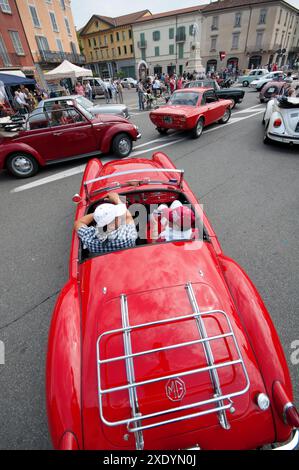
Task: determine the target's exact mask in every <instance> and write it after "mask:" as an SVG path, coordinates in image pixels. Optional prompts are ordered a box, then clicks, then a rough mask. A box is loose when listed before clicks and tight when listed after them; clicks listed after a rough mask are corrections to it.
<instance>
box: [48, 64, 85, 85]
mask: <svg viewBox="0 0 299 470" xmlns="http://www.w3.org/2000/svg"><path fill="white" fill-rule="evenodd" d="M80 77H92V71H91V70H89V69H84V68H83V67H79V66H78V65H74V64H72V63H71V62H69V61H68V60H64V61H63V62H62V63H61V64H60V65H58V67H56V68H55V69H54V70H51V71H50V72H47V73H45V78H46V80H62V79H63V78H72V79H74V80H75V79H76V78H80Z"/></svg>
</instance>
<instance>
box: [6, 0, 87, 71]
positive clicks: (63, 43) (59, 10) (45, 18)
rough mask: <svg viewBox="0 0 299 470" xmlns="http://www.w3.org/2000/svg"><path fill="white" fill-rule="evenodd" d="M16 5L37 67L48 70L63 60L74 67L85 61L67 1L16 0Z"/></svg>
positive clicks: (68, 1)
mask: <svg viewBox="0 0 299 470" xmlns="http://www.w3.org/2000/svg"><path fill="white" fill-rule="evenodd" d="M1 1H2V0H1ZM0 3H1V2H0ZM16 4H17V7H18V10H19V14H20V17H21V18H22V22H23V26H24V29H25V33H26V37H27V40H28V43H29V46H30V49H31V53H32V56H33V60H34V62H35V64H36V66H40V68H41V69H42V71H48V70H51V69H53V68H55V67H57V65H58V64H60V63H61V62H62V61H63V60H64V59H67V60H69V61H70V62H72V63H74V64H77V65H81V64H83V63H84V62H85V58H84V56H83V55H82V54H80V50H79V45H78V40H77V33H76V30H75V26H74V20H73V14H72V10H71V1H70V0H16Z"/></svg>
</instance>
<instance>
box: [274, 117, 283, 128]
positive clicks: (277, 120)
mask: <svg viewBox="0 0 299 470" xmlns="http://www.w3.org/2000/svg"><path fill="white" fill-rule="evenodd" d="M281 124H282V120H281V119H280V118H277V119H275V121H274V122H273V126H274V127H280V126H281Z"/></svg>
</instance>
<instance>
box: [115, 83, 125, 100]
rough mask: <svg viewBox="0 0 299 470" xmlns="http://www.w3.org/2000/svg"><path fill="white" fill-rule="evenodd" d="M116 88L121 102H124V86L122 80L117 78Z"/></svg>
mask: <svg viewBox="0 0 299 470" xmlns="http://www.w3.org/2000/svg"><path fill="white" fill-rule="evenodd" d="M116 88H117V93H118V99H119V102H120V103H123V102H124V97H123V87H122V84H121V82H120V80H117V82H116Z"/></svg>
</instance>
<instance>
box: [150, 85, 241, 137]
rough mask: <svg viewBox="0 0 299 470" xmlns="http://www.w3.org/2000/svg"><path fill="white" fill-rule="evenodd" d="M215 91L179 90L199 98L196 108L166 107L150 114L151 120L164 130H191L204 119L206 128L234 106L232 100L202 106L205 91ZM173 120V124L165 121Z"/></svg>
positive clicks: (161, 107) (184, 106) (206, 89)
mask: <svg viewBox="0 0 299 470" xmlns="http://www.w3.org/2000/svg"><path fill="white" fill-rule="evenodd" d="M208 90H211V91H214V90H213V89H212V88H211V89H209V88H186V89H182V90H178V93H192V92H194V93H196V94H198V96H199V99H198V102H197V104H196V106H186V105H171V104H170V105H165V106H160V107H159V108H158V109H155V110H154V111H151V112H150V119H151V121H152V123H153V124H155V125H156V127H160V128H163V129H181V130H191V129H193V128H194V127H195V126H196V123H197V121H198V119H199V118H201V117H202V118H203V119H204V124H205V126H208V125H209V124H212V123H214V122H217V121H219V119H221V118H222V116H223V115H224V113H225V110H226V109H227V108H228V107H229V108H230V107H231V106H232V102H231V100H218V101H216V102H215V103H208V104H204V105H202V104H201V98H202V95H203V93H204V92H205V91H208ZM169 118H171V122H167V121H165V119H166V120H167V119H169Z"/></svg>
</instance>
